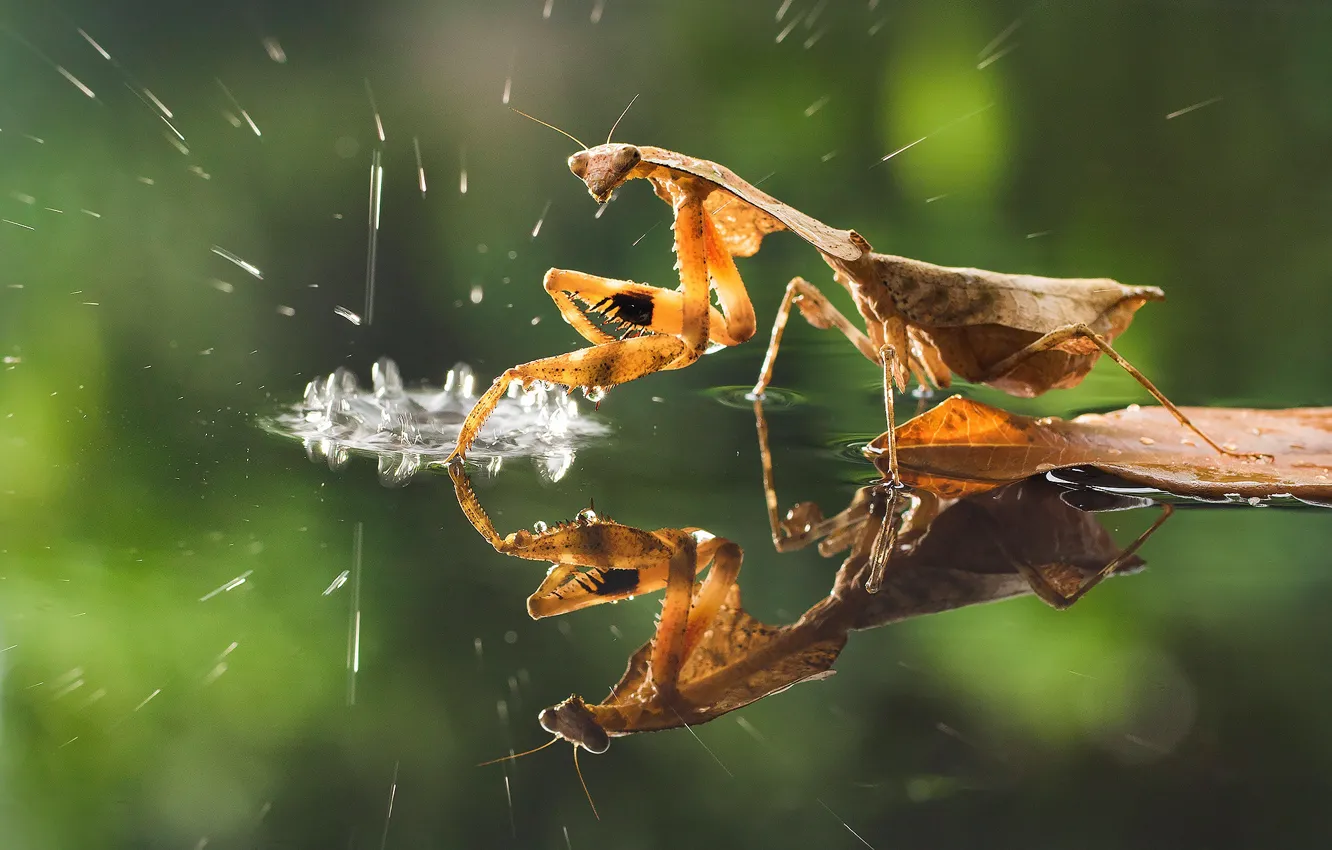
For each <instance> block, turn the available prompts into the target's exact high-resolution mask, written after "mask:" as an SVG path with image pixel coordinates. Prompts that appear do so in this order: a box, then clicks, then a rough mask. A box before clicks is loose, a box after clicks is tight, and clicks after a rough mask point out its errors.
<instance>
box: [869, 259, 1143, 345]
mask: <svg viewBox="0 0 1332 850" xmlns="http://www.w3.org/2000/svg"><path fill="white" fill-rule="evenodd" d="M871 260H872V262H873V264H874V276H875V277H876V278H877V279H878V280H880V281H882V282H883V283H884V286H885V287H886V288H887V294H888V296H889V297H890V298H891V299H892V302H893V306H894V307H895V308H896V309H897V312H898V313H900V314H901V315H902V317H903V318H905V319H906V320H907V321H908V322H910V323H912V324H916V325H921V326H924V327H927V328H930V327H935V328H949V327H966V326H977V325H1003V326H1004V327H1009V328H1015V329H1017V330H1025V331H1031V332H1033V333H1037V334H1045V333H1049V332H1050V331H1052V330H1055V329H1056V328H1061V327H1064V326H1066V325H1073V324H1077V323H1079V322H1082V323H1085V324H1088V325H1090V326H1091V327H1092V330H1094V331H1096V332H1097V333H1099V334H1101V335H1103V336H1106V337H1113V336H1114V335H1115V334H1118V333H1120V332H1121V331H1123V330H1124V328H1126V327H1127V326H1128V323H1129V321H1131V320H1132V316H1133V311H1134V310H1136V309H1137V308H1138V307H1140V306H1142V305H1143V304H1144V303H1145V302H1147V301H1161V300H1163V299H1164V298H1165V293H1164V292H1162V291H1161V290H1160V289H1158V288H1156V287H1155V286H1125V285H1124V284H1122V283H1119V282H1118V281H1115V280H1111V279H1110V278H1108V277H1101V278H1062V277H1040V276H1038V275H1029V274H1004V273H1002V272H992V271H987V270H986V269H969V268H950V267H948V266H936V265H934V264H933V263H926V262H922V261H920V260H913V259H910V258H908V257H895V256H892V255H889V254H874V255H872V257H871Z"/></svg>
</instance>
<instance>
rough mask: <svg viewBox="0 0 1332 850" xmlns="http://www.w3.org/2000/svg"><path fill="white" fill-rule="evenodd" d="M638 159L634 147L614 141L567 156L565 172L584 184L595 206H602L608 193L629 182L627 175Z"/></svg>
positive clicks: (608, 195) (641, 156) (639, 156)
mask: <svg viewBox="0 0 1332 850" xmlns="http://www.w3.org/2000/svg"><path fill="white" fill-rule="evenodd" d="M642 159H643V155H642V154H641V153H639V150H638V148H636V147H634V146H633V145H625V144H621V143H619V142H614V143H609V144H604V145H597V146H596V147H595V148H588V149H587V150H581V151H579V152H578V153H576V154H574V155H573V156H571V157H569V170H570V171H572V172H573V173H574V176H575V177H577V178H578V179H579V180H582V181H583V182H584V183H586V184H587V191H588V192H590V193H591V195H592V197H593V198H594V199H595V200H596V202H597V203H599V204H604V203H606V202H607V201H608V200H610V196H611V192H614V191H615V190H616V189H618V188H619V187H620V184H622V183H624V181H626V180H628V179H629V177H630V172H632V171H633V170H634V168H636V167H637V166H638V163H639V162H641V161H642Z"/></svg>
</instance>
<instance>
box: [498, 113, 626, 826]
mask: <svg viewBox="0 0 1332 850" xmlns="http://www.w3.org/2000/svg"><path fill="white" fill-rule="evenodd" d="M517 111H518V110H516V109H515V110H514V112H517ZM579 144H582V143H581V142H580V143H579ZM558 740H560V738H559V737H558V736H557V737H554V738H551V739H550V740H549V741H547V742H546V743H544V744H542V745H541V746H539V747H533V748H532V749H530V750H526V751H524V752H521V753H512V754H510V755H507V756H501V757H499V758H497V759H491V760H490V761H483V762H481V763H480V764H478V765H477V767H485V766H486V765H488V764H498V763H500V762H502V761H512V760H513V759H520V758H522V757H523V756H530V755H531V754H532V753H535V752H537V751H538V750H544V749H545V748H546V747H549V746H550V745H551V744H553V743H555V742H556V741H558ZM573 751H574V773H577V774H578V783H579V784H580V785H582V786H583V793H584V794H586V795H587V804H588V805H589V806H591V807H592V814H593V815H594V816H596V819H597V820H601V814H600V813H599V812H598V811H597V804H596V803H594V802H592V792H591V791H589V790H587V780H586V779H584V778H583V769H582V768H581V767H579V766H578V745H577V744H574V745H573Z"/></svg>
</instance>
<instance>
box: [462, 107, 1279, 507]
mask: <svg viewBox="0 0 1332 850" xmlns="http://www.w3.org/2000/svg"><path fill="white" fill-rule="evenodd" d="M529 117H530V116H529ZM621 117H623V116H621ZM534 120H535V119H534ZM539 123H543V124H544V123H545V122H539ZM617 123H618V122H617ZM546 126H551V125H546ZM553 129H558V128H553ZM559 132H561V133H563V131H562V130H560V131H559ZM613 132H614V128H612V133H613ZM565 135H568V134H565ZM569 138H574V137H572V136H570V137H569ZM574 141H575V142H578V144H579V145H583V143H582V142H579V141H578V140H577V139H576V138H574ZM583 148H584V149H583V150H582V151H580V152H578V153H575V154H574V155H573V156H571V157H569V169H570V170H571V171H572V172H573V173H574V175H575V176H577V177H578V178H579V179H580V180H582V181H583V182H584V184H586V186H587V189H588V192H589V193H590V194H591V195H592V197H593V199H594V200H596V201H597V202H598V203H605V202H607V201H608V200H609V199H610V196H611V193H612V192H614V191H615V190H616V189H617V188H619V187H620V186H622V185H623V184H624V183H625V182H627V181H629V180H634V179H644V180H648V181H649V182H650V183H651V184H652V187H653V190H654V191H655V192H656V194H657V196H658V197H660V198H661V199H662V200H664V201H666V202H667V203H669V204H670V205H671V206H672V209H673V215H674V225H673V229H674V231H675V252H676V255H677V262H678V267H679V277H680V285H679V288H678V289H675V290H671V289H665V288H660V287H655V286H650V285H647V284H642V283H634V282H631V281H623V280H614V279H611V278H605V277H599V276H596V275H590V274H586V273H583V272H576V271H566V270H561V269H551V270H550V271H548V272H547V273H546V276H545V282H544V286H545V289H546V291H547V293H549V294H550V296H551V298H552V299H553V300H554V301H555V303H556V306H557V307H558V308H559V311H560V313H561V314H562V315H563V316H564V318H565V320H566V321H567V322H568V323H569V324H570V325H572V326H573V328H574V329H575V330H576V331H577V332H578V333H579V334H580V335H581V336H582V337H583V338H584V339H586V340H588V341H589V342H591V343H592V344H593V345H592V347H590V348H583V349H579V350H577V351H573V352H570V353H568V354H563V355H558V356H555V357H547V358H543V359H541V360H534V361H532V362H530V363H525V364H522V365H520V366H515V367H513V368H512V369H509V370H507V371H506V372H504V373H503V374H502V375H500V377H498V378H496V379H495V382H494V384H493V385H492V386H491V387H490V389H489V390H487V392H486V393H485V394H484V395H483V396H482V397H481V398H480V399H478V401H477V403H476V405H475V406H474V407H473V409H472V411H471V412H470V413H469V414H468V417H467V420H466V422H465V423H464V424H463V427H462V433H461V435H460V437H459V441H458V446H457V448H456V449H455V451H454V453H453V455H452V456H451V459H452V457H461V456H463V455H465V454H466V451H467V449H468V447H469V446H470V445H471V443H472V442H473V441H474V440H475V439H476V437H477V435H478V434H479V433H480V429H481V425H482V423H483V422H484V421H485V419H486V417H487V416H489V414H490V412H491V411H492V410H493V409H494V407H495V406H496V405H497V404H498V403H499V400H500V399H501V398H502V397H503V395H504V392H505V391H506V390H507V388H508V386H509V384H511V383H512V382H514V381H521V382H523V384H524V385H529V384H531V383H534V382H536V381H547V382H550V383H555V384H562V385H564V386H567V387H570V388H571V389H572V388H577V387H582V388H584V390H585V391H586V392H588V393H589V394H590V395H592V396H593V397H595V398H598V399H599V398H600V397H601V395H602V394H603V393H604V391H605V390H606V389H607V388H609V387H612V386H616V385H619V384H623V383H627V382H628V381H632V380H634V379H636V378H640V377H643V376H644V375H648V374H651V373H653V372H657V371H661V370H665V369H680V368H684V367H685V366H688V365H689V364H691V363H693V362H694V361H695V360H697V359H698V358H699V357H701V356H702V355H703V354H704V353H705V352H707V351H708V350H710V349H711V348H715V347H727V346H733V345H739V344H740V343H742V342H745V341H746V340H748V339H749V338H750V337H752V336H753V335H754V332H755V330H756V319H755V315H754V309H753V306H752V305H751V303H750V300H749V296H748V293H747V292H746V290H745V286H744V282H743V281H742V280H741V278H740V274H739V271H738V270H737V268H736V265H735V261H734V258H735V257H747V256H751V255H752V254H754V253H755V252H756V251H758V249H759V246H760V243H761V241H762V239H763V237H764V236H765V235H767V234H768V233H772V232H775V231H778V230H784V229H785V230H791V231H792V232H794V233H795V234H796V235H798V236H799V237H801V238H802V239H804V240H805V241H806V242H808V243H809V244H810V245H811V246H813V247H814V248H815V249H816V250H817V251H818V252H819V254H820V256H822V257H823V259H824V261H825V262H826V263H827V264H828V265H829V266H831V267H832V269H833V277H834V279H835V280H836V281H837V282H838V283H840V284H842V285H843V286H844V287H845V288H846V289H847V290H848V291H849V292H850V294H851V296H852V298H853V299H854V301H855V305H856V308H857V310H858V311H859V312H860V314H861V316H862V317H863V319H864V320H865V330H864V331H861V330H859V329H858V328H856V327H855V326H854V325H853V324H852V323H851V322H850V321H849V320H848V319H847V318H846V317H845V316H844V315H843V314H842V313H841V312H840V311H839V310H838V309H837V308H836V307H835V306H833V304H832V303H831V302H830V301H828V300H827V298H826V297H825V296H824V295H823V294H822V293H821V292H820V291H819V290H818V289H817V288H816V287H814V286H813V285H811V284H810V283H808V282H807V281H805V280H804V279H803V278H800V277H796V278H794V279H792V281H791V282H790V284H788V286H787V289H786V294H785V297H784V298H783V299H782V303H781V306H780V307H779V309H778V313H777V317H776V320H775V322H774V324H773V331H772V339H771V342H770V343H769V346H768V351H767V355H766V357H765V358H764V364H763V368H762V370H761V372H760V375H759V379H758V381H757V383H756V384H755V385H754V395H755V396H758V397H761V396H762V394H763V391H764V389H765V388H766V387H767V385H768V383H769V381H770V380H771V378H772V370H773V364H774V362H775V360H776V356H777V350H778V348H779V346H780V343H781V338H782V334H783V331H784V329H785V327H786V322H787V319H788V317H789V315H790V311H791V307H792V306H793V305H795V306H797V307H798V308H799V309H800V312H801V314H802V315H803V316H804V317H805V318H806V320H807V321H809V322H810V323H811V324H812V325H814V326H816V327H820V328H837V329H838V330H840V331H841V332H842V333H843V334H844V335H845V336H846V337H847V339H848V340H850V341H851V342H852V344H854V345H855V346H856V347H857V348H858V349H859V350H860V351H861V353H863V354H864V355H865V356H866V357H867V358H869V359H870V360H872V361H874V362H876V363H884V364H885V365H886V367H887V368H888V370H889V372H890V373H891V375H892V377H893V383H894V384H895V385H896V386H897V388H898V389H899V390H903V389H905V387H906V385H907V382H908V378H909V377H910V376H911V375H914V376H915V377H916V379H917V380H918V381H919V382H920V383H921V384H923V385H933V386H938V387H946V386H948V385H949V384H950V382H951V379H952V375H953V374H957V375H960V376H961V377H963V378H965V379H967V380H969V381H972V382H974V383H982V384H989V385H991V386H994V387H996V388H998V389H1002V390H1004V391H1006V392H1009V393H1011V394H1013V395H1018V396H1035V395H1039V394H1041V393H1044V392H1046V391H1047V390H1050V389H1054V388H1063V387H1072V386H1075V385H1077V384H1078V383H1079V382H1081V380H1082V379H1083V378H1084V377H1085V376H1086V374H1087V373H1088V372H1089V371H1090V370H1091V368H1092V366H1093V365H1094V364H1095V362H1096V360H1097V358H1098V357H1099V356H1100V355H1101V354H1105V355H1107V356H1109V357H1110V358H1112V359H1113V360H1114V361H1115V362H1116V363H1118V364H1119V365H1120V366H1121V367H1122V368H1124V369H1125V370H1126V371H1127V372H1128V373H1129V374H1130V375H1132V376H1133V378H1134V379H1135V380H1137V381H1138V383H1140V384H1141V385H1142V386H1143V387H1144V388H1145V389H1146V390H1147V391H1148V392H1149V393H1151V394H1152V396H1154V397H1155V398H1156V399H1157V401H1159V402H1160V403H1161V404H1162V406H1164V407H1165V408H1166V409H1168V410H1169V411H1170V412H1171V413H1172V414H1173V415H1174V416H1175V418H1176V419H1178V420H1179V422H1180V423H1181V424H1182V425H1183V426H1184V427H1186V428H1188V429H1189V430H1191V431H1192V432H1193V433H1194V434H1196V435H1197V436H1198V438H1199V439H1201V440H1202V441H1203V442H1205V443H1207V444H1208V445H1209V446H1211V447H1212V448H1213V449H1215V450H1216V451H1217V452H1220V453H1222V454H1240V453H1238V452H1234V451H1230V450H1228V449H1226V448H1223V447H1222V446H1221V445H1219V444H1218V443H1216V442H1215V441H1214V440H1212V439H1211V438H1210V437H1208V436H1207V435H1206V434H1204V433H1203V432H1202V431H1200V430H1199V429H1198V428H1197V427H1196V426H1194V424H1193V423H1192V422H1191V421H1190V420H1189V419H1188V417H1187V416H1185V415H1184V413H1182V412H1181V411H1180V410H1179V408H1177V407H1176V406H1175V405H1174V404H1172V403H1171V402H1170V400H1169V399H1168V398H1166V397H1165V395H1164V394H1162V393H1161V391H1160V390H1158V389H1157V388H1156V386H1155V385H1153V384H1152V382H1151V381H1149V380H1148V379H1147V377H1146V376H1144V375H1143V374H1142V373H1141V372H1139V371H1138V370H1137V369H1136V368H1134V367H1133V365H1132V364H1130V363H1129V362H1128V361H1127V360H1125V359H1124V358H1123V357H1122V356H1121V355H1120V354H1119V353H1118V352H1116V351H1115V350H1114V348H1113V347H1112V345H1111V343H1112V342H1113V340H1114V338H1115V337H1116V336H1118V335H1119V334H1120V333H1122V332H1123V331H1124V330H1125V329H1126V328H1127V327H1128V325H1129V323H1130V322H1131V321H1132V318H1133V314H1134V312H1135V311H1136V310H1137V309H1138V308H1139V307H1141V306H1142V305H1143V304H1145V303H1146V302H1148V301H1158V300H1161V299H1163V298H1164V297H1165V295H1164V293H1163V292H1162V291H1161V290H1160V289H1158V288H1156V287H1153V286H1125V285H1123V284H1120V283H1118V282H1116V281H1114V280H1111V279H1109V278H1051V277H1039V276H1035V275H1021V274H1002V273H999V272H992V271H986V270H984V269H972V268H949V267H944V266H936V265H933V264H930V263H926V262H922V261H919V260H913V259H909V258H906V257H898V256H893V255H890V254H879V253H875V252H874V251H873V249H872V248H871V246H870V244H869V242H867V241H866V240H865V239H864V238H863V237H862V236H860V234H858V233H856V232H855V231H852V230H839V229H837V228H833V227H830V226H828V225H826V224H824V223H823V222H820V221H818V220H817V219H814V218H812V217H810V216H808V215H806V214H804V213H802V212H800V211H799V210H797V209H795V208H793V207H791V206H789V205H787V204H784V203H782V202H781V201H779V200H777V199H776V198H773V197H772V196H771V195H768V194H767V193H765V192H763V191H761V190H760V189H758V188H757V187H755V186H754V185H752V184H750V183H748V182H746V181H745V180H743V179H742V178H740V177H739V176H738V175H736V174H735V173H734V172H732V171H731V170H730V169H728V168H726V167H725V166H722V165H719V164H717V163H715V162H709V161H707V160H703V159H696V158H694V157H690V156H686V155H684V154H679V153H676V152H674V151H669V150H665V149H663V148H656V147H648V146H635V145H630V144H622V143H611V142H610V141H609V137H608V140H607V143H606V144H602V145H598V146H597V147H595V148H588V147H587V146H586V145H583ZM714 290H715V292H716V296H717V306H713V304H712V300H711V293H712V292H713V291H714ZM597 314H600V315H603V316H605V317H607V318H608V319H610V320H611V321H613V322H614V323H615V324H616V325H618V326H619V327H621V328H623V329H624V334H625V336H624V337H623V338H619V339H617V338H615V337H613V336H612V335H610V334H609V333H607V332H606V331H605V330H603V329H601V328H600V327H598V326H597V325H596V324H594V323H593V322H592V320H591V318H590V317H589V316H590V315H597ZM891 401H892V399H891V396H890V398H889V409H888V418H889V427H888V429H887V432H886V433H887V434H889V435H891V434H892V433H893V426H894V425H895V416H894V412H893V410H892V404H891ZM1244 456H1247V457H1254V458H1258V457H1266V456H1263V455H1244ZM888 457H889V463H890V469H891V472H890V476H889V477H890V479H891V480H892V481H893V482H898V481H900V479H899V477H898V475H897V468H896V455H895V451H894V450H893V446H891V445H890V446H889V451H888Z"/></svg>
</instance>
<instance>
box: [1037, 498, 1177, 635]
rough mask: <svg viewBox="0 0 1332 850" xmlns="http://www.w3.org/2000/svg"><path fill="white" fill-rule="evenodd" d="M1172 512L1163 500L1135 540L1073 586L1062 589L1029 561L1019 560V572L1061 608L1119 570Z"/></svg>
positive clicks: (1046, 600)
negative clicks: (1153, 517) (1156, 512)
mask: <svg viewBox="0 0 1332 850" xmlns="http://www.w3.org/2000/svg"><path fill="white" fill-rule="evenodd" d="M1174 512H1175V509H1174V507H1173V506H1172V505H1170V504H1168V503H1167V504H1162V505H1161V515H1160V516H1158V517H1157V518H1156V521H1155V522H1153V523H1152V524H1151V526H1149V527H1148V528H1147V530H1146V531H1144V532H1143V533H1142V534H1139V535H1138V538H1137V539H1136V540H1134V541H1133V542H1132V543H1130V544H1129V545H1128V547H1127V548H1126V549H1124V551H1122V552H1120V553H1119V554H1118V555H1116V556H1115V557H1114V558H1113V559H1111V561H1110V563H1108V564H1106V565H1105V566H1104V567H1102V568H1101V569H1100V571H1099V572H1097V573H1096V575H1094V576H1092V577H1091V578H1089V579H1087V580H1086V581H1084V582H1082V583H1081V584H1079V585H1077V586H1076V587H1075V588H1073V589H1072V590H1065V589H1064V588H1063V587H1061V586H1060V583H1059V582H1058V580H1057V579H1056V580H1052V579H1051V578H1050V576H1049V575H1047V573H1045V572H1042V571H1041V570H1040V569H1039V568H1038V567H1033V566H1031V565H1028V564H1018V567H1017V568H1018V572H1019V573H1021V575H1022V577H1023V578H1024V579H1026V582H1027V584H1028V585H1030V586H1031V589H1032V592H1033V593H1035V594H1036V595H1037V596H1039V597H1040V598H1041V601H1042V602H1044V603H1045V604H1046V605H1049V606H1050V607H1051V608H1054V609H1056V610H1059V611H1062V610H1064V609H1065V608H1068V607H1070V606H1072V605H1073V604H1074V603H1075V602H1077V601H1078V600H1079V599H1081V598H1082V597H1084V596H1086V595H1087V593H1088V592H1089V591H1090V590H1091V589H1092V588H1094V587H1096V585H1098V584H1100V583H1101V582H1102V581H1104V580H1105V579H1107V578H1109V577H1110V576H1112V575H1114V574H1115V571H1116V570H1118V569H1119V567H1120V566H1121V565H1122V564H1124V562H1125V561H1127V560H1128V559H1129V558H1131V557H1133V555H1134V554H1135V553H1136V552H1137V551H1138V549H1140V548H1141V547H1142V545H1143V544H1144V543H1146V542H1147V539H1148V538H1149V537H1151V536H1152V535H1153V534H1155V533H1156V530H1157V529H1158V528H1160V527H1161V526H1162V525H1164V524H1165V521H1166V520H1168V519H1170V516H1171V515H1172V514H1173V513H1174Z"/></svg>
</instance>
